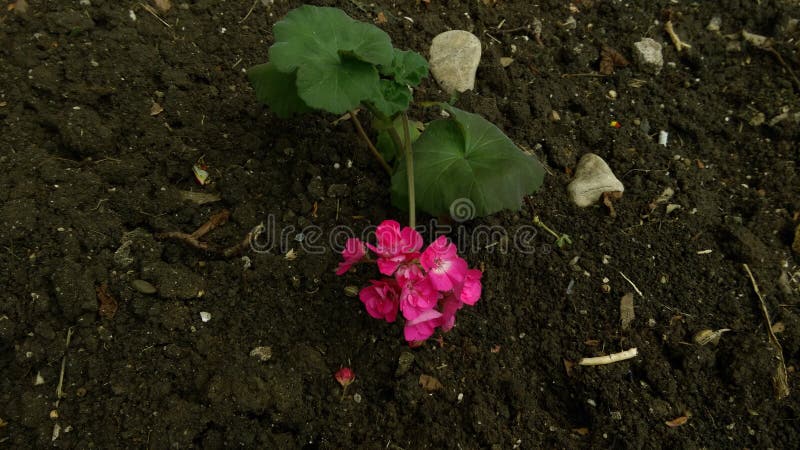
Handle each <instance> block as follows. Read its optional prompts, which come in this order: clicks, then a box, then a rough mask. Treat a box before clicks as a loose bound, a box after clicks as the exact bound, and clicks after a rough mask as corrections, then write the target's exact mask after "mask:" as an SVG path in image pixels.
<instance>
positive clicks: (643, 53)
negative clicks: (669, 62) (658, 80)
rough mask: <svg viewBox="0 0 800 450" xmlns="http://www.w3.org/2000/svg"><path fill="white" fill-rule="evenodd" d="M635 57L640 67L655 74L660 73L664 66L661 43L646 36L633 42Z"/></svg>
mask: <svg viewBox="0 0 800 450" xmlns="http://www.w3.org/2000/svg"><path fill="white" fill-rule="evenodd" d="M633 59H634V60H635V61H636V63H637V64H638V65H639V68H640V69H642V70H643V71H645V72H649V73H652V74H654V75H658V73H659V72H661V68H662V67H664V56H663V55H662V54H661V44H660V43H658V42H657V41H655V40H653V39H650V38H644V39H642V40H641V41H639V42H636V43H635V44H633Z"/></svg>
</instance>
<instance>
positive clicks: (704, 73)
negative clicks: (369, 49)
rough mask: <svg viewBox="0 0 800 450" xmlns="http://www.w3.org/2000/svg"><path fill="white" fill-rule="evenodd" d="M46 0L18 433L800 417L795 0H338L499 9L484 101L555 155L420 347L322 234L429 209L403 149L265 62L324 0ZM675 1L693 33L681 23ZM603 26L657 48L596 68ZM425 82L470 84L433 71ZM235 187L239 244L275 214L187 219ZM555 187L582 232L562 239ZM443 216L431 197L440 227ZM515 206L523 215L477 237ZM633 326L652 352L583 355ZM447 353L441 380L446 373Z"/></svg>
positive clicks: (8, 375) (474, 251) (602, 430)
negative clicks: (279, 34) (273, 72)
mask: <svg viewBox="0 0 800 450" xmlns="http://www.w3.org/2000/svg"><path fill="white" fill-rule="evenodd" d="M12 3H13V2H12ZM28 3H29V4H28V7H27V11H18V10H16V8H13V9H12V8H8V9H7V8H3V11H2V12H0V39H1V41H0V42H2V45H0V66H1V67H2V68H3V69H2V70H1V71H0V120H2V129H0V148H1V149H2V150H0V151H1V152H2V153H0V173H2V176H0V199H2V205H1V206H0V254H1V255H2V256H0V284H1V285H3V286H4V287H5V289H4V290H3V294H2V295H0V372H1V373H2V374H3V376H2V377H0V405H4V407H3V408H0V444H2V446H7V447H8V448H39V447H43V446H51V445H53V446H56V447H66V448H88V447H97V448H136V447H148V448H167V447H178V448H186V447H191V446H197V447H203V448H220V447H234V446H244V447H246V448H298V447H307V448H362V447H363V448H404V449H412V448H513V447H518V448H550V447H559V448H560V447H564V448H574V447H612V446H613V447H621V448H642V447H680V448H695V447H709V448H725V447H733V446H735V447H753V448H766V447H773V448H797V447H798V446H800V432H799V430H800V427H798V420H800V417H798V408H800V403H798V401H797V396H796V394H794V392H795V391H792V392H793V393H792V394H791V395H790V396H789V397H786V398H780V399H778V398H776V392H775V389H774V387H773V377H774V376H775V373H776V368H777V367H778V366H779V363H780V361H779V353H778V352H777V351H776V349H775V346H774V345H772V344H771V342H770V338H769V334H768V332H767V325H766V323H765V318H764V316H763V314H762V309H761V303H760V301H759V297H758V296H757V294H756V292H755V291H754V289H753V285H752V283H751V279H750V278H749V277H748V273H747V271H746V270H745V268H744V266H743V264H747V265H748V267H749V268H750V269H751V270H752V273H753V276H754V279H755V280H756V281H757V282H758V284H759V287H760V289H761V293H762V294H763V297H764V304H765V305H766V309H767V310H768V312H769V314H770V315H771V320H772V323H773V329H774V330H775V331H776V336H777V339H778V341H779V342H780V343H781V344H782V347H783V358H784V360H785V366H786V367H787V372H788V378H789V380H788V382H789V387H790V388H791V389H794V388H796V381H797V374H796V370H797V369H798V367H799V366H798V364H800V316H798V313H800V310H799V309H798V307H799V306H800V303H799V302H798V300H800V297H798V289H800V285H799V284H798V283H800V256H799V255H798V254H797V253H793V252H792V249H791V246H792V240H793V239H794V233H795V231H794V230H795V228H796V227H797V224H798V220H799V217H798V215H799V213H800V177H799V176H798V168H797V164H798V160H800V147H799V146H798V142H799V141H800V124H799V123H798V122H799V121H800V116H798V115H797V114H798V112H800V101H799V100H798V93H800V85H795V83H796V82H797V80H796V79H795V78H793V74H792V71H793V72H794V73H795V74H797V73H800V56H799V54H798V42H799V41H800V26H798V25H797V22H796V21H793V19H800V7H798V6H796V5H792V3H793V2H788V1H786V2H780V1H762V2H760V3H761V4H760V5H756V4H754V3H755V2H753V4H751V3H748V2H738V1H733V0H730V1H720V2H702V3H700V4H689V3H688V2H680V3H673V2H666V1H662V2H627V3H626V2H617V1H609V2H599V1H591V0H583V1H575V2H574V3H573V4H572V5H570V4H569V3H567V2H559V1H549V2H539V3H537V4H532V3H531V2H528V1H522V0H515V1H511V0H508V1H503V0H500V1H497V2H493V1H486V0H484V1H456V0H450V1H444V0H431V1H430V2H427V1H422V2H413V1H410V0H409V1H407V2H401V3H402V4H400V3H398V4H395V3H396V2H388V1H383V0H377V1H375V2H374V3H367V2H363V3H362V2H356V1H338V2H337V1H320V2H312V3H314V4H318V5H326V6H338V7H341V8H342V9H344V10H345V11H346V12H347V13H348V14H350V15H351V16H352V17H354V18H357V19H359V20H364V21H371V22H373V23H374V22H375V21H379V22H382V23H380V24H379V25H378V26H380V27H381V28H382V29H384V30H385V31H386V32H387V33H388V34H389V35H390V36H391V37H392V39H393V41H394V44H395V45H396V46H397V47H399V48H405V49H412V50H416V51H418V52H420V53H422V54H423V55H427V50H428V47H429V45H430V41H431V39H432V38H433V37H434V36H435V35H437V34H438V33H440V32H442V31H446V30H448V29H464V30H468V31H471V32H473V33H474V34H475V35H476V36H478V37H479V38H480V39H481V41H482V43H483V56H482V60H481V65H480V67H479V69H478V76H477V85H476V88H475V90H474V91H471V92H468V93H466V94H464V95H462V96H461V97H460V98H459V99H458V100H457V101H456V102H455V105H456V106H457V107H459V108H462V109H465V110H468V111H472V112H477V113H480V114H482V115H483V116H484V117H486V118H487V119H489V120H491V121H492V122H494V123H496V124H497V125H498V126H499V127H500V128H501V129H503V130H504V131H505V132H506V133H507V134H508V135H509V137H511V139H512V140H514V142H516V143H517V144H518V145H519V146H521V147H522V148H524V149H527V150H529V151H531V152H533V153H534V154H536V155H537V156H538V157H539V158H540V160H541V161H542V162H543V163H545V165H546V166H547V167H548V170H549V175H548V176H547V177H546V179H545V184H544V186H543V187H542V189H541V190H540V191H539V192H538V193H536V194H535V195H533V196H532V197H531V202H530V205H527V204H526V206H525V207H524V208H523V209H521V210H520V211H507V212H503V213H498V214H495V215H492V216H490V217H488V218H484V219H476V220H470V221H466V222H463V223H450V224H449V225H450V226H451V227H452V228H453V231H452V233H451V235H450V236H451V237H452V238H454V239H455V238H457V237H461V236H464V237H466V239H465V242H466V245H465V247H464V248H465V250H466V251H465V257H466V258H467V259H468V260H469V262H470V264H471V265H472V266H478V267H481V268H482V269H483V270H484V274H483V297H482V298H481V300H480V301H479V302H478V303H477V304H476V306H475V307H473V308H467V309H464V310H462V311H460V313H459V318H458V321H457V325H456V327H455V328H454V329H453V330H452V331H451V332H449V333H447V334H444V335H437V336H436V338H435V339H431V340H429V341H427V342H426V343H425V345H423V346H421V347H419V348H413V349H412V348H409V346H408V345H407V343H406V342H405V341H404V340H403V339H402V328H401V326H400V325H397V324H387V323H384V322H380V321H376V320H374V319H372V318H370V317H369V316H368V315H367V314H366V312H365V311H364V309H363V306H362V305H361V303H360V302H359V301H358V299H357V298H352V297H349V296H347V295H346V294H345V290H346V287H347V286H362V285H365V284H366V283H367V281H368V280H369V279H370V278H372V277H373V275H374V274H373V273H371V272H370V271H368V270H361V269H359V270H358V271H355V272H351V273H348V274H346V275H345V276H343V277H337V276H336V275H335V274H334V270H335V268H336V265H337V263H338V261H339V255H338V254H336V253H335V252H333V251H330V249H327V251H322V252H316V251H312V250H310V249H309V248H308V244H309V242H308V241H306V239H309V238H310V237H313V233H318V234H320V235H321V236H323V239H322V240H321V241H320V242H323V243H325V242H327V237H328V236H330V234H331V233H332V232H333V231H335V230H337V229H341V227H348V228H349V229H350V230H353V232H354V233H361V232H362V231H363V230H365V229H368V228H369V227H370V226H374V225H377V224H378V223H380V222H381V221H382V220H384V219H396V220H399V221H401V222H403V221H405V220H406V214H405V213H404V212H402V211H398V210H396V209H394V208H392V207H391V206H390V205H391V202H390V199H389V189H388V188H389V181H388V179H386V177H385V175H384V173H383V172H382V169H381V167H380V166H379V165H378V164H377V163H376V162H375V161H374V160H373V159H372V158H371V156H370V154H369V152H368V151H367V149H366V147H365V146H364V145H363V144H362V142H361V141H359V140H358V136H357V135H356V133H355V130H354V128H353V125H352V123H351V122H349V121H340V122H335V123H334V121H336V119H337V117H332V116H327V115H322V114H311V115H306V116H302V117H298V118H294V119H290V120H281V119H278V118H277V117H275V116H274V115H273V114H271V113H270V112H269V111H268V110H267V109H266V108H264V107H263V106H261V105H259V104H258V103H257V102H256V100H255V97H254V94H253V91H252V89H251V87H250V85H249V83H248V81H247V78H246V75H245V73H244V72H243V69H246V68H248V67H250V66H252V65H255V64H258V63H261V62H264V61H266V59H267V49H268V47H269V45H270V44H271V43H272V41H271V29H272V25H273V23H274V22H275V21H276V20H278V19H279V18H281V17H282V16H283V15H284V14H285V13H286V12H287V11H288V10H290V9H291V8H293V7H295V6H298V5H299V4H300V2H294V1H290V2H275V4H273V5H266V6H265V3H272V2H261V1H256V2H255V3H253V4H252V5H253V8H252V9H251V2H217V1H203V0H201V1H194V2H187V3H179V2H174V3H175V4H174V5H173V7H172V9H171V10H170V11H169V12H167V13H159V12H157V11H156V10H153V12H154V13H156V14H151V13H150V12H149V11H148V10H147V9H145V8H143V7H142V5H141V4H140V3H131V4H130V5H129V7H128V6H126V7H122V6H120V5H119V3H118V2H114V1H110V0H105V1H104V0H92V1H91V2H77V1H74V2H42V1H36V0H29V2H28ZM84 3H85V4H84ZM416 3H419V4H416ZM23 9H24V8H23ZM157 15H158V17H157ZM714 16H718V17H719V18H720V19H721V22H720V29H719V31H714V30H713V27H712V30H709V29H708V25H709V22H711V20H712V18H713V17H714ZM570 17H573V18H574V19H575V23H574V26H572V25H571V21H570V20H568V19H569V18H570ZM379 18H380V20H379ZM384 19H385V20H384ZM666 19H671V20H672V23H673V24H674V30H675V32H676V33H677V34H678V35H679V36H680V37H681V38H682V39H683V40H684V41H686V42H687V43H688V44H690V45H691V48H689V49H686V50H683V51H681V52H678V51H677V50H676V48H675V46H674V45H673V43H672V41H671V40H670V39H669V37H668V35H667V33H665V31H664V29H663V25H664V22H665V20H666ZM536 20H538V21H541V33H538V32H536V31H535V28H536V27H534V26H533V24H534V23H535V22H536ZM501 24H502V26H500V25H501ZM498 27H499V28H498ZM742 30H746V31H748V32H750V33H755V34H758V35H763V36H767V37H770V38H772V43H771V44H770V45H769V46H768V47H763V46H762V47H759V46H755V45H753V43H752V42H750V41H748V40H746V39H744V38H743V37H742ZM645 37H651V38H654V39H656V40H658V41H660V42H662V44H663V46H664V48H663V56H664V60H665V62H666V64H665V66H664V67H663V69H662V70H661V72H660V73H658V74H657V75H654V74H652V73H648V72H646V71H644V70H642V68H641V67H640V66H639V65H637V64H636V63H635V62H634V58H633V43H634V42H637V41H639V40H641V39H642V38H645ZM604 45H605V46H609V47H611V48H614V49H616V50H617V51H619V52H620V53H621V54H622V55H623V56H624V57H625V58H626V59H628V60H629V61H630V62H631V64H630V65H628V66H625V67H617V68H615V70H614V71H613V73H611V74H609V75H600V74H598V69H599V61H600V59H601V49H602V48H603V46H604ZM504 57H510V58H513V62H511V63H510V64H508V65H507V67H504V66H503V64H501V58H504ZM503 61H504V62H505V63H507V62H508V60H503ZM415 97H416V98H417V99H421V100H439V101H442V100H447V99H448V98H447V96H446V95H445V94H443V93H442V92H441V91H440V89H439V88H438V86H437V85H436V84H435V82H434V81H433V80H430V79H428V80H426V81H425V82H423V84H422V86H421V87H420V89H418V90H417V91H416V93H415ZM413 112H414V113H416V114H418V116H419V117H421V118H426V119H431V118H432V117H433V116H432V115H431V113H430V112H425V111H413ZM612 122H616V123H612ZM662 130H663V131H666V132H668V133H669V134H668V136H669V137H668V142H667V145H666V146H664V145H659V144H658V134H659V132H660V131H662ZM587 152H593V153H596V154H598V155H600V156H601V157H602V158H604V159H605V160H606V161H607V162H608V163H609V165H610V167H611V168H612V169H613V171H614V173H615V174H616V175H617V177H619V179H620V180H621V181H622V182H623V183H624V185H625V192H624V195H623V196H622V198H620V199H619V200H616V201H615V202H614V203H613V206H614V210H615V216H614V217H612V215H611V212H610V211H609V209H608V208H606V207H604V206H602V205H600V206H597V207H590V208H578V207H576V206H574V205H573V204H572V203H570V201H569V199H568V196H567V192H566V185H567V183H568V182H569V181H570V179H571V176H570V174H571V173H572V171H573V170H574V168H575V165H576V163H577V160H578V159H579V157H580V156H581V155H582V154H584V153H587ZM197 164H203V165H205V167H206V170H207V171H208V174H209V181H210V183H209V184H207V185H205V186H199V185H198V184H197V182H196V180H195V176H194V175H193V173H192V167H193V166H194V165H197ZM668 188H669V189H671V190H672V191H673V195H672V196H671V197H670V198H669V199H668V200H665V201H663V202H659V201H657V199H658V198H659V196H661V195H662V194H663V193H664V192H665V190H666V189H668ZM185 192H195V193H197V192H201V193H204V194H211V195H212V197H208V198H205V199H204V200H205V201H209V202H208V203H203V204H198V203H197V202H196V201H191V200H187V199H186V194H185ZM213 196H216V197H217V198H213ZM670 205H679V207H675V206H670ZM668 207H669V211H670V212H669V213H667V209H668ZM223 210H228V211H229V212H230V215H229V217H228V218H227V222H226V223H224V224H221V225H219V226H218V227H216V228H215V229H214V230H213V231H211V232H209V233H208V234H206V235H204V236H203V237H202V241H203V242H208V243H212V244H213V245H214V246H217V247H219V248H227V247H230V246H235V245H236V244H238V243H240V242H242V240H243V239H244V238H245V237H246V236H247V235H248V233H249V232H251V231H252V230H253V229H254V227H256V226H257V225H259V224H260V223H262V222H263V223H264V224H265V225H266V226H267V231H268V232H272V233H273V234H270V233H267V234H262V235H261V242H260V244H263V246H262V248H260V251H254V250H253V249H246V250H245V251H244V252H243V253H240V254H236V256H233V257H223V256H220V255H219V254H217V253H215V252H209V251H204V250H201V249H197V248H194V247H192V246H190V245H187V244H186V243H185V242H183V241H179V240H171V239H158V237H159V233H164V232H173V231H180V232H184V233H192V232H193V231H195V230H196V229H198V227H200V226H201V225H203V224H204V223H206V222H207V221H208V220H209V218H211V217H212V216H214V215H215V214H219V213H220V212H221V211H223ZM534 216H539V218H540V219H541V220H542V221H544V223H546V224H547V225H548V226H549V227H550V228H552V229H555V230H557V231H558V232H559V233H566V234H568V235H569V236H570V237H571V240H572V244H571V245H566V246H564V247H563V248H558V247H557V246H555V245H554V243H553V238H552V236H550V235H549V234H547V233H544V232H541V230H540V229H539V228H536V227H533V222H532V221H533V217H534ZM430 220H431V218H430V217H425V216H422V217H420V218H419V222H420V223H424V224H426V225H428V231H430V224H431V222H430ZM486 227H493V228H492V229H493V230H502V231H501V232H499V234H495V235H489V236H488V237H487V235H485V234H484V235H480V236H478V237H476V236H477V235H476V232H479V231H480V230H485V229H486ZM531 230H539V232H538V233H537V234H536V235H535V236H532V239H528V238H531V236H530V235H529V234H527V233H529V232H530V231H531ZM299 233H303V236H304V239H303V241H304V242H300V239H299V238H298V236H297V235H298V234H299ZM478 234H480V233H478ZM520 237H525V238H526V239H524V240H523V241H519V242H524V243H525V245H524V246H522V247H524V248H521V247H520V246H519V245H514V244H515V243H518V239H517V238H520ZM425 238H426V241H430V235H429V234H426V235H425ZM270 244H274V245H272V247H271V248H269V247H270ZM323 247H325V245H323ZM326 248H327V247H326ZM290 249H291V250H294V255H293V256H290V257H289V258H287V256H286V253H287V252H288V251H289V250H290ZM137 280H143V281H146V282H147V283H146V284H143V283H141V282H140V281H137ZM148 284H149V285H152V286H154V287H155V288H156V289H157V292H156V293H155V294H148V293H146V292H147V291H148V289H149V286H148ZM629 293H630V294H633V299H634V300H633V304H634V311H635V318H634V319H633V321H632V322H631V323H630V325H629V327H628V328H627V329H624V330H623V328H622V326H621V324H620V299H621V298H622V297H623V296H625V295H626V294H629ZM201 312H202V313H208V314H204V315H203V317H204V318H205V319H208V318H209V316H210V320H207V321H204V319H203V318H201ZM720 329H729V330H730V331H727V332H724V333H722V334H721V336H720V338H719V341H718V343H716V344H715V343H713V342H712V343H708V344H705V345H700V344H698V343H697V342H696V341H695V339H694V338H695V335H696V334H697V333H698V332H701V331H702V330H712V331H716V330H720ZM68 336H69V338H68ZM439 337H441V339H439ZM256 347H269V348H270V351H271V352H270V354H269V355H266V354H264V353H262V354H261V355H262V357H263V358H260V357H258V355H251V351H252V350H253V349H255V348H256ZM630 348H636V349H637V350H638V355H637V356H636V357H635V358H633V359H630V360H627V361H622V362H616V363H613V364H608V365H601V366H580V365H577V364H576V363H577V362H578V361H579V360H580V359H581V358H584V357H594V356H601V355H607V354H610V353H615V352H620V351H623V350H628V349H630ZM409 354H410V355H413V360H412V358H411V357H410V356H409ZM267 356H268V357H267ZM262 359H264V361H262ZM343 366H347V367H351V368H352V369H353V371H354V372H355V375H356V379H355V382H354V383H353V384H352V385H350V386H349V387H348V388H347V390H346V392H342V388H341V387H340V386H339V384H337V382H336V380H335V379H334V373H335V372H336V371H337V370H338V369H339V368H341V367H343ZM62 367H63V369H62ZM423 375H425V376H428V377H433V378H435V379H436V380H437V381H438V382H439V383H440V384H441V387H440V388H439V389H435V390H430V389H424V388H423V387H422V386H421V385H420V377H421V376H423ZM424 379H425V380H427V381H430V378H424ZM60 380H61V381H62V382H61V383H59V381H60ZM59 384H61V392H62V398H60V399H59V398H58V394H57V388H58V387H59ZM425 387H428V388H431V387H432V386H431V385H430V384H425ZM433 387H437V386H433Z"/></svg>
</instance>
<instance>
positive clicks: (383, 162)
mask: <svg viewBox="0 0 800 450" xmlns="http://www.w3.org/2000/svg"><path fill="white" fill-rule="evenodd" d="M350 118H351V119H353V123H354V124H356V130H358V134H359V136H361V138H362V139H364V142H366V143H367V147H369V149H370V151H371V152H372V156H374V157H375V159H377V160H378V162H379V163H381V166H382V167H383V169H384V170H385V171H386V173H388V174H389V175H391V174H392V168H391V167H389V164H387V163H386V160H385V159H383V156H381V154H380V152H378V149H377V148H375V146H374V145H372V141H371V140H370V139H369V136H367V133H365V132H364V127H362V126H361V121H360V120H358V117H356V110H352V111H350Z"/></svg>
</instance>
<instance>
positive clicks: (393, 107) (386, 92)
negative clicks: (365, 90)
mask: <svg viewBox="0 0 800 450" xmlns="http://www.w3.org/2000/svg"><path fill="white" fill-rule="evenodd" d="M370 103H372V104H373V106H375V108H376V109H377V110H378V111H380V112H381V114H384V115H385V116H386V117H392V116H394V115H395V114H397V113H399V112H400V111H405V110H406V109H408V105H409V103H411V91H410V90H409V89H408V86H405V85H403V84H397V83H395V82H394V81H391V80H385V79H384V80H381V81H380V93H379V94H378V95H375V96H374V98H373V99H372V101H371V102H370Z"/></svg>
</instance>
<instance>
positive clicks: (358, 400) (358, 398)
mask: <svg viewBox="0 0 800 450" xmlns="http://www.w3.org/2000/svg"><path fill="white" fill-rule="evenodd" d="M353 401H354V402H356V403H361V394H353Z"/></svg>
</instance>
